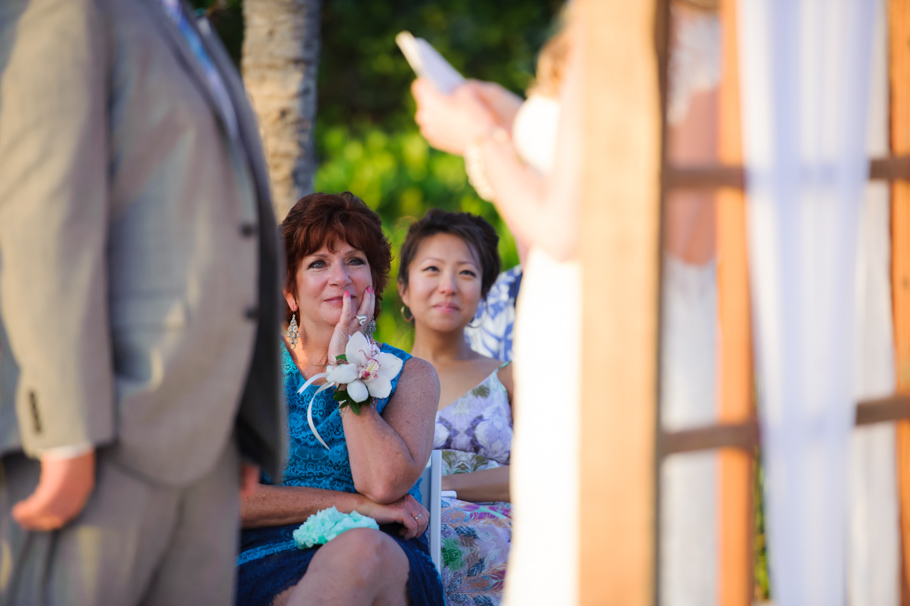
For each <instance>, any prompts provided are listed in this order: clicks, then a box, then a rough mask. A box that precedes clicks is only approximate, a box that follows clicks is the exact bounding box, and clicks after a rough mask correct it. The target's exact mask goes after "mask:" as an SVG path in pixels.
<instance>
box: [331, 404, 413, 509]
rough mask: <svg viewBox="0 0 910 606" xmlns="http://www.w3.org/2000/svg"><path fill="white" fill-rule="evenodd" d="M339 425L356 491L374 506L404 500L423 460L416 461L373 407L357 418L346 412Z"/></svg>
mask: <svg viewBox="0 0 910 606" xmlns="http://www.w3.org/2000/svg"><path fill="white" fill-rule="evenodd" d="M342 423H343V425H344V435H345V441H346V442H347V445H348V454H349V456H350V460H351V474H352V476H353V478H354V486H355V487H356V488H357V491H358V492H360V493H362V494H363V495H365V496H367V497H369V498H370V499H372V500H373V501H375V502H377V503H391V502H393V501H396V500H398V499H400V498H401V497H403V496H404V495H405V494H406V493H407V492H408V491H409V490H410V489H411V487H413V486H414V484H415V483H416V482H417V479H418V478H419V477H420V474H421V473H422V472H423V468H424V467H425V466H426V460H423V461H421V460H418V457H416V456H415V454H414V453H412V452H411V451H410V449H409V448H408V446H407V444H406V443H405V441H404V440H403V439H402V438H401V436H399V435H398V433H397V432H396V431H395V430H394V429H393V428H392V427H391V426H390V425H389V424H388V423H387V422H386V421H385V419H383V418H382V416H381V415H380V414H379V413H377V412H376V409H375V408H374V407H372V406H369V407H361V409H360V414H359V415H356V414H354V412H353V411H350V410H347V411H345V412H344V413H343V414H342Z"/></svg>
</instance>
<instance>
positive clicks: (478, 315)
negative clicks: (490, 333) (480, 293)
mask: <svg viewBox="0 0 910 606" xmlns="http://www.w3.org/2000/svg"><path fill="white" fill-rule="evenodd" d="M486 305H487V300H486V299H484V300H483V306H484V311H486ZM483 316H484V314H483V313H480V310H479V309H478V310H477V313H476V314H474V317H473V318H472V319H471V321H470V322H468V328H480V325H481V324H483ZM475 322H476V324H475Z"/></svg>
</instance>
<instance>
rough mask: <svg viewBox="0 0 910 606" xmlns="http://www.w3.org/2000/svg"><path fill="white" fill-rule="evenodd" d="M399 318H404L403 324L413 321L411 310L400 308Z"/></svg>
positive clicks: (405, 306) (405, 307)
mask: <svg viewBox="0 0 910 606" xmlns="http://www.w3.org/2000/svg"><path fill="white" fill-rule="evenodd" d="M401 317H402V318H404V321H405V322H413V321H414V314H412V313H411V309H410V308H409V307H408V306H407V305H402V306H401Z"/></svg>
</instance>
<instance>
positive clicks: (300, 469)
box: [237, 345, 444, 606]
mask: <svg viewBox="0 0 910 606" xmlns="http://www.w3.org/2000/svg"><path fill="white" fill-rule="evenodd" d="M382 351H384V352H386V353H391V354H393V355H395V356H397V357H399V358H401V359H402V360H404V361H407V359H408V358H410V357H411V356H410V355H409V354H407V353H405V352H403V351H401V350H400V349H396V348H394V347H391V346H389V345H382ZM281 355H282V364H283V368H284V393H285V397H286V399H287V403H288V430H289V433H290V439H289V441H288V462H287V465H286V466H285V468H284V481H283V482H282V483H281V484H280V485H281V486H308V487H311V488H322V489H325V490H337V491H344V492H357V491H356V490H355V489H354V479H353V477H352V476H351V462H350V460H349V458H348V447H347V444H346V442H345V438H344V428H343V426H342V424H341V413H340V412H339V410H338V405H337V403H336V402H335V401H334V400H333V399H332V397H333V395H334V390H333V389H327V390H325V391H323V392H322V393H321V394H319V395H318V396H316V401H315V402H313V424H314V425H315V426H316V429H317V431H318V432H319V435H321V436H322V439H323V440H325V442H326V444H328V445H329V450H326V449H325V448H324V447H323V446H322V445H321V444H320V443H319V441H318V440H317V439H316V437H315V436H314V435H313V432H312V431H310V427H309V425H308V424H307V412H306V411H307V404H308V403H309V401H310V399H311V398H312V397H313V394H314V393H315V392H316V390H317V389H318V387H316V386H310V387H309V388H308V389H307V390H306V391H305V392H304V393H303V394H298V393H297V390H298V389H300V387H301V386H302V385H303V384H304V382H305V380H304V378H303V376H302V375H301V374H300V371H299V370H298V369H297V366H296V364H294V361H293V359H292V358H291V355H290V353H289V352H288V350H287V349H286V348H285V347H284V346H282V348H281ZM400 376H401V375H400V374H399V376H398V377H395V379H394V380H393V381H392V393H394V392H395V388H396V387H397V386H398V379H399V377H400ZM390 397H391V395H390ZM386 404H388V398H385V399H382V400H377V401H376V410H377V411H378V412H379V413H382V411H383V409H384V408H385V406H386ZM264 483H266V484H271V483H272V482H271V481H270V480H269V478H267V477H265V478H264ZM419 484H420V483H419V482H418V484H416V485H415V486H414V487H413V488H412V489H411V490H410V491H409V493H410V494H411V495H413V496H414V498H416V499H417V500H420V487H419ZM299 526H300V524H288V525H286V526H275V527H268V528H254V529H248V530H244V531H243V532H242V534H241V541H240V556H239V557H238V559H237V568H238V570H237V604H239V605H242V606H260V605H261V606H268V605H269V604H271V603H272V601H273V600H274V599H275V596H276V595H278V594H279V593H281V592H282V591H284V590H286V589H288V588H289V587H291V586H293V585H296V584H297V583H298V582H299V581H300V579H301V578H303V575H304V573H305V572H306V570H307V567H308V566H309V563H310V560H312V558H313V555H314V554H315V553H316V550H317V549H319V547H313V548H311V549H298V548H297V545H296V544H295V543H294V539H293V537H292V533H293V532H294V530H296V529H297V528H298V527H299ZM381 529H382V530H384V531H386V532H388V533H389V536H391V537H392V538H393V539H395V541H396V542H397V543H398V544H399V545H400V546H401V548H402V550H404V553H405V555H407V558H408V562H409V564H410V571H409V574H408V582H407V590H408V596H409V597H410V600H411V603H412V604H414V605H415V606H416V605H427V606H436V605H439V606H442V605H443V604H444V602H443V592H442V583H441V581H440V579H439V573H438V572H437V570H436V567H435V566H434V564H433V561H432V560H431V559H430V555H429V547H428V544H427V539H426V534H424V535H423V536H421V537H417V538H415V539H411V540H405V539H402V538H401V537H400V536H398V530H399V529H400V527H399V526H398V525H389V526H388V527H385V526H383V527H381Z"/></svg>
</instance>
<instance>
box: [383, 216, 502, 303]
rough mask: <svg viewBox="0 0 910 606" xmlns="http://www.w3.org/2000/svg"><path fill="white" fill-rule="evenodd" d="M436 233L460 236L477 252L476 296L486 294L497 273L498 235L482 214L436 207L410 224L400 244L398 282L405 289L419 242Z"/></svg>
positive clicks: (498, 263)
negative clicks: (478, 287) (477, 276)
mask: <svg viewBox="0 0 910 606" xmlns="http://www.w3.org/2000/svg"><path fill="white" fill-rule="evenodd" d="M436 234H449V235H452V236H456V237H458V238H461V239H462V240H463V241H464V242H465V244H467V245H468V247H470V248H471V250H472V251H473V252H474V254H475V255H477V260H478V261H479V262H480V297H481V298H486V296H487V293H488V292H490V288H491V287H492V286H493V283H494V282H495V281H496V277H497V276H499V269H500V267H501V261H500V260H499V249H498V248H497V247H498V245H499V236H498V235H497V234H496V230H495V229H493V226H492V225H490V224H489V223H487V221H486V219H484V218H483V217H478V216H477V215H472V214H470V213H451V212H448V211H445V210H440V209H438V208H431V209H430V210H429V211H427V214H426V215H424V217H423V219H421V220H420V221H416V222H415V223H412V224H411V227H409V228H408V236H407V238H405V240H404V244H402V245H401V258H400V259H399V268H398V282H399V283H400V284H401V285H402V286H404V287H405V288H407V286H408V271H409V270H410V266H411V262H412V261H413V260H414V257H415V256H417V249H418V248H420V243H421V242H423V241H424V240H425V239H426V238H429V237H430V236H435V235H436Z"/></svg>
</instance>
